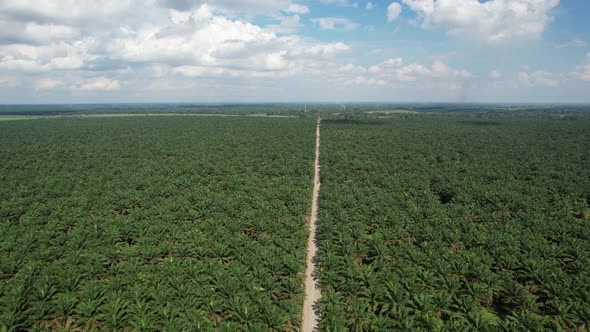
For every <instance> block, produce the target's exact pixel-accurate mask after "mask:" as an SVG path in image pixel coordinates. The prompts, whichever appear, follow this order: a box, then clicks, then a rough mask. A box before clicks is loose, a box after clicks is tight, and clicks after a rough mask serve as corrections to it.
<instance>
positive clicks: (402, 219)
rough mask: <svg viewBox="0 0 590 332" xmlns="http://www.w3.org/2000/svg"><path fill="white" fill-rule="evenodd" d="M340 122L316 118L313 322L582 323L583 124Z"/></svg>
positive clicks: (458, 118) (464, 327)
mask: <svg viewBox="0 0 590 332" xmlns="http://www.w3.org/2000/svg"><path fill="white" fill-rule="evenodd" d="M485 116H491V117H494V119H493V121H492V120H490V119H486V118H484V117H485ZM346 117H347V119H345V120H340V119H338V118H337V117H334V119H332V120H325V121H323V124H322V169H321V171H322V174H321V177H322V191H321V194H320V196H321V197H320V223H319V234H318V236H319V240H320V247H319V253H320V254H319V265H320V266H319V269H320V278H321V283H322V287H323V290H324V292H323V294H322V296H323V298H322V305H321V308H322V329H323V330H325V331H341V330H344V329H346V330H356V331H369V330H399V331H414V330H423V331H444V330H451V331H497V330H506V331H525V330H528V331H539V330H572V331H573V330H578V331H585V330H587V329H588V325H587V324H588V321H589V320H588V308H590V297H589V296H588V294H589V292H588V285H589V284H590V219H589V218H588V215H589V214H588V211H589V209H590V200H588V194H589V193H590V158H589V156H590V154H589V153H588V147H589V146H590V127H589V126H588V122H587V119H586V120H579V121H563V120H562V119H560V118H558V117H554V116H544V115H540V114H533V113H531V114H528V115H527V116H526V117H519V116H513V115H507V114H497V115H494V114H487V115H485V114H463V115H461V114H446V115H445V114H401V115H400V114H398V115H395V114H394V115H388V117H389V118H386V117H381V118H379V119H375V118H374V117H372V116H369V115H365V116H355V115H347V116H346Z"/></svg>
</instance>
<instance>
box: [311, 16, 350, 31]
mask: <svg viewBox="0 0 590 332" xmlns="http://www.w3.org/2000/svg"><path fill="white" fill-rule="evenodd" d="M311 21H312V22H314V23H317V24H319V25H320V28H322V29H323V30H337V29H342V30H354V29H356V28H358V27H359V26H360V25H359V24H357V23H354V22H353V21H351V20H350V19H348V18H341V17H321V18H313V19H311Z"/></svg>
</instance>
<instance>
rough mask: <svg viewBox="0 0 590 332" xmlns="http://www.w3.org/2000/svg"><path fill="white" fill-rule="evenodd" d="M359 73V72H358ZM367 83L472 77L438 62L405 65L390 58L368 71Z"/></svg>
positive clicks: (462, 70)
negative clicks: (370, 79) (373, 81)
mask: <svg viewBox="0 0 590 332" xmlns="http://www.w3.org/2000/svg"><path fill="white" fill-rule="evenodd" d="M357 72H358V71H357ZM365 72H366V74H367V75H366V76H369V77H365V79H366V80H365V81H367V80H368V79H369V78H373V79H375V80H378V81H387V82H389V83H391V84H393V83H395V82H414V81H418V80H419V79H428V80H451V81H452V80H460V79H465V78H469V77H471V73H470V72H469V71H467V70H465V69H455V68H452V67H450V66H448V65H447V64H446V63H444V62H442V61H440V60H437V61H435V62H434V63H433V64H432V65H431V66H426V65H423V64H419V63H412V64H408V65H405V64H404V60H403V59H402V58H401V57H396V58H390V59H387V60H385V61H382V62H381V63H378V64H375V65H373V66H370V67H369V68H368V69H366V71H365Z"/></svg>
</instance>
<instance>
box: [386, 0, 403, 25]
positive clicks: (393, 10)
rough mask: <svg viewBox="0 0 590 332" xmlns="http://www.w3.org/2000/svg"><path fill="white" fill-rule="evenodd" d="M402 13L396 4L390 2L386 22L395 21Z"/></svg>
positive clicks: (399, 6)
mask: <svg viewBox="0 0 590 332" xmlns="http://www.w3.org/2000/svg"><path fill="white" fill-rule="evenodd" d="M401 13H402V6H401V5H400V4H399V3H398V2H392V3H391V4H390V5H389V6H388V7H387V22H393V21H395V20H397V18H398V17H399V15H400V14H401Z"/></svg>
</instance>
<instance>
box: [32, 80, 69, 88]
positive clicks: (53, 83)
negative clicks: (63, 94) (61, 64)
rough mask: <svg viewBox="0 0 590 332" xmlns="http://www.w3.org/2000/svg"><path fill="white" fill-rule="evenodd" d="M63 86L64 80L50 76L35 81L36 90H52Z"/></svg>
mask: <svg viewBox="0 0 590 332" xmlns="http://www.w3.org/2000/svg"><path fill="white" fill-rule="evenodd" d="M62 86H64V82H62V81H60V80H56V79H52V78H42V79H40V80H38V81H36V82H35V89H36V90H53V89H57V88H60V87H62Z"/></svg>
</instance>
